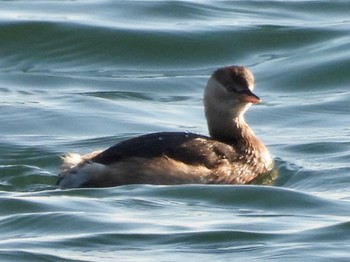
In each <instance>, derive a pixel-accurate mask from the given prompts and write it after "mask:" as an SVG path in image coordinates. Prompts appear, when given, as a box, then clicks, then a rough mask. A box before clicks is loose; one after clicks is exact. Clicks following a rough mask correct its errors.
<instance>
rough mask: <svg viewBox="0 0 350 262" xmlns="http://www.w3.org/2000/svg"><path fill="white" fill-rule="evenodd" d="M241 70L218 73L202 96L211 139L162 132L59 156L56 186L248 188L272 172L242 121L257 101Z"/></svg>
mask: <svg viewBox="0 0 350 262" xmlns="http://www.w3.org/2000/svg"><path fill="white" fill-rule="evenodd" d="M253 88H254V77H253V74H252V73H251V72H250V71H249V70H248V69H247V68H245V67H240V66H230V67H224V68H220V69H218V70H216V71H215V72H214V73H213V74H212V76H211V77H210V79H209V81H208V84H207V87H206V89H205V92H204V107H205V115H206V118H207V123H208V128H209V133H210V136H205V135H198V134H194V133H187V132H160V133H153V134H146V135H142V136H139V137H135V138H131V139H128V140H126V141H123V142H121V143H119V144H116V145H114V146H112V147H110V148H108V149H106V150H104V151H97V152H93V153H90V154H87V155H82V156H81V155H78V154H68V155H66V156H65V157H63V160H64V163H63V165H62V167H61V174H60V175H59V181H58V183H57V184H58V186H59V187H60V188H74V187H112V186H119V185H126V184H156V185H171V184H199V183H200V184H248V183H252V182H254V181H255V180H256V179H258V178H259V177H261V176H263V175H264V174H267V173H269V172H270V171H271V170H272V169H273V165H274V164H273V160H272V157H271V156H270V154H269V152H268V150H267V148H266V147H265V145H264V144H263V143H262V142H261V141H260V140H259V139H258V138H257V137H256V136H255V134H254V132H253V131H252V130H251V128H250V127H249V126H248V125H247V124H246V122H245V120H244V116H243V115H244V113H245V111H246V110H247V109H248V108H249V106H250V105H252V104H257V103H259V102H260V98H259V97H258V96H256V95H255V94H254V93H253V92H252V91H253Z"/></svg>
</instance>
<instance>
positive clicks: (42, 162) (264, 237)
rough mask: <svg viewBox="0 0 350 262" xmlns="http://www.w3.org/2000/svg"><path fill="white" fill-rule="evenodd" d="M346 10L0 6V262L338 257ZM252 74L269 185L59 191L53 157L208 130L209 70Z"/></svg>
mask: <svg viewBox="0 0 350 262" xmlns="http://www.w3.org/2000/svg"><path fill="white" fill-rule="evenodd" d="M349 8H350V3H349V2H347V1H306V0H305V1H142V2H139V1H96V0H95V1H93V0H91V1H0V112H1V115H0V135H1V136H0V206H1V209H0V223H1V224H0V225H1V235H0V260H1V261H116V260H117V261H156V260H158V261H181V260H183V259H186V260H188V261H213V260H215V261H242V260H248V261H266V260H275V261H295V260H297V261H311V260H312V261H348V260H349V258H350V256H349V252H348V250H349V247H350V242H349V233H350V219H349V215H350V185H349V184H350V183H349V182H350V174H349V173H350V165H349V155H350V129H349V127H348V117H347V115H348V113H349V111H350V104H349V102H348V101H349V99H350V92H349V88H348V83H349V82H350V63H349V61H350V59H349V58H350V51H349V50H350V34H349V33H350V32H349V31H350V27H349V25H350V19H349V15H348V10H349ZM233 64H237V65H245V66H248V67H249V68H250V69H251V70H252V71H253V72H254V74H255V76H256V93H257V95H259V96H260V97H261V98H262V99H263V103H261V104H259V105H257V106H254V107H252V108H251V110H250V111H249V112H248V114H247V121H248V122H249V123H250V125H251V126H252V127H253V129H254V130H255V132H256V133H257V134H258V135H259V137H260V138H261V139H262V140H263V141H264V142H265V143H266V145H267V146H268V147H269V149H270V151H271V153H272V154H273V155H274V157H275V159H276V164H277V167H278V169H279V174H280V175H279V177H278V179H277V181H276V184H275V185H273V186H259V185H251V186H221V185H220V186H203V185H185V186H149V185H137V186H124V187H118V188H108V189H74V190H58V189H56V187H55V182H56V175H57V173H58V172H59V165H60V163H61V161H60V158H59V157H60V156H62V155H63V154H64V153H65V152H67V151H71V152H78V153H87V152H90V151H92V150H95V149H100V148H105V147H108V146H110V145H112V144H114V143H116V142H118V141H122V140H123V139H126V138H128V137H132V136H135V135H138V134H143V133H148V132H155V131H183V130H188V131H192V132H198V133H203V134H206V133H207V129H206V123H205V119H204V115H203V109H202V101H201V97H202V91H203V87H204V85H205V83H206V81H207V79H208V77H209V75H210V74H211V73H212V71H213V70H215V69H216V68H217V67H221V66H225V65H233Z"/></svg>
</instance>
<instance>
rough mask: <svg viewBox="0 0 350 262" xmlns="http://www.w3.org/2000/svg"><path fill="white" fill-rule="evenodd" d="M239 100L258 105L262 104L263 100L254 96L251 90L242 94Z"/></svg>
mask: <svg viewBox="0 0 350 262" xmlns="http://www.w3.org/2000/svg"><path fill="white" fill-rule="evenodd" d="M239 100H240V101H241V102H245V103H252V104H258V103H260V102H261V99H260V98H259V97H258V96H257V95H255V94H253V92H252V91H250V90H248V91H246V92H244V93H242V94H241V95H240V96H239Z"/></svg>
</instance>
